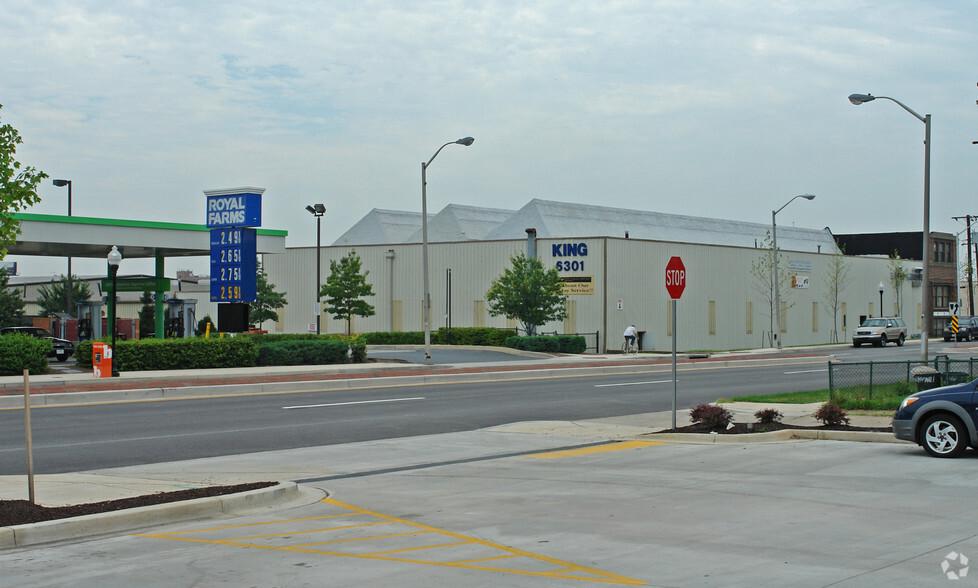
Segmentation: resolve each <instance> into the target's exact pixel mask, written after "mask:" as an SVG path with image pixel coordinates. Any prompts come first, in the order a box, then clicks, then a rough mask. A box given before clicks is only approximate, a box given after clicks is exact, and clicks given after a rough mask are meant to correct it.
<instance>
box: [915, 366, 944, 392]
mask: <svg viewBox="0 0 978 588" xmlns="http://www.w3.org/2000/svg"><path fill="white" fill-rule="evenodd" d="M910 373H911V375H912V376H913V381H914V383H915V384H917V391H918V392H919V391H921V390H930V389H931V388H939V387H940V386H941V373H940V372H939V371H937V370H935V369H934V368H932V367H930V366H927V365H921V366H917V367H915V368H913V370H912V371H911V372H910Z"/></svg>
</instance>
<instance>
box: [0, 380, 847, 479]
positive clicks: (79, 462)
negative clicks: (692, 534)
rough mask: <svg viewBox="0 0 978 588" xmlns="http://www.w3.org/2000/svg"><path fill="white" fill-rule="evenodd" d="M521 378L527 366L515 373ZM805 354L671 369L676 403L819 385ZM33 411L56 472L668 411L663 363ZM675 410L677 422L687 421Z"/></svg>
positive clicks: (14, 435)
mask: <svg viewBox="0 0 978 588" xmlns="http://www.w3.org/2000/svg"><path fill="white" fill-rule="evenodd" d="M517 377H520V378H528V377H529V376H528V375H521V376H517ZM827 382H828V378H827V372H826V368H824V367H819V366H817V365H812V364H804V365H800V366H793V365H791V364H790V363H789V364H787V365H786V364H784V363H783V362H782V363H777V364H774V365H771V366H759V367H736V368H735V367H731V368H719V367H716V366H711V365H704V367H702V368H700V369H694V370H689V371H682V372H680V376H679V389H680V393H679V403H678V406H679V410H686V409H689V408H691V407H692V406H695V405H696V404H700V403H703V402H713V401H715V400H716V399H717V398H718V397H721V396H725V397H730V396H737V395H740V394H744V393H764V392H765V391H766V392H781V391H785V390H805V389H814V388H824V387H826V386H827ZM370 385H371V383H370V382H369V381H364V386H365V387H364V388H362V389H352V390H334V391H324V392H303V393H295V394H263V395H244V396H233V397H218V398H198V399H186V400H166V401H153V402H124V403H111V404H92V405H85V406H68V407H45V408H38V409H35V410H33V411H32V417H31V420H32V427H31V428H32V431H33V432H32V438H33V453H34V468H35V472H37V473H61V472H70V471H78V470H88V469H98V468H107V467H119V466H126V465H137V464H145V463H155V462H162V461H177V460H185V459H194V458H200V457H213V456H218V455H229V454H242V453H250V452H256V451H270V450H278V449H291V448H297V447H311V446H317V445H333V444H343V443H353V442H359V441H369V440H375V439H390V438H400V437H412V436H418V435H428V434H434V433H449V432H456V431H467V430H474V429H480V428H484V427H490V426H494V425H500V424H507V423H512V422H518V421H530V420H578V419H590V418H601V417H610V416H621V415H628V414H639V413H645V412H654V411H663V410H670V409H671V406H672V375H671V370H670V367H669V366H668V365H662V366H652V367H650V366H636V369H635V370H634V371H631V372H629V373H623V374H618V375H604V376H589V377H562V378H546V379H516V380H512V381H502V382H500V381H494V382H487V383H471V384H439V385H419V386H400V387H389V388H388V387H380V388H377V387H370ZM685 420H686V417H685V415H679V416H678V417H677V422H685ZM23 455H24V434H23V411H22V410H4V411H0V475H3V474H13V473H17V472H20V471H22V470H23V463H22V460H23Z"/></svg>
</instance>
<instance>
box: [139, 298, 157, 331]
mask: <svg viewBox="0 0 978 588" xmlns="http://www.w3.org/2000/svg"><path fill="white" fill-rule="evenodd" d="M139 302H140V303H142V306H141V307H140V308H139V338H140V339H145V338H147V337H149V336H150V335H155V334H156V303H155V302H154V301H153V295H152V294H151V293H150V292H143V295H142V296H140V297H139Z"/></svg>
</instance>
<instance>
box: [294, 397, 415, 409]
mask: <svg viewBox="0 0 978 588" xmlns="http://www.w3.org/2000/svg"><path fill="white" fill-rule="evenodd" d="M408 400H425V397H424V396H415V397H413V398H387V399H384V400H357V401H356V402H331V403H329V404H306V405H302V406H283V407H282V410H292V409H294V408H323V407H327V406H351V405H353V404H380V403H382V402H406V401H408Z"/></svg>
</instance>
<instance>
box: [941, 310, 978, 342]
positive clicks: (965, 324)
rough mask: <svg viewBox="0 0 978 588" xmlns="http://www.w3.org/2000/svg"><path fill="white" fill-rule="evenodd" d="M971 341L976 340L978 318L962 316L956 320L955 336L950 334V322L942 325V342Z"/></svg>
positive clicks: (977, 336) (977, 335) (977, 337)
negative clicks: (956, 329)
mask: <svg viewBox="0 0 978 588" xmlns="http://www.w3.org/2000/svg"><path fill="white" fill-rule="evenodd" d="M951 339H954V340H955V341H972V340H975V339H978V317H973V316H962V317H959V318H958V332H957V334H955V333H952V332H951V321H948V322H947V324H946V325H944V340H945V341H950V340H951Z"/></svg>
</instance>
